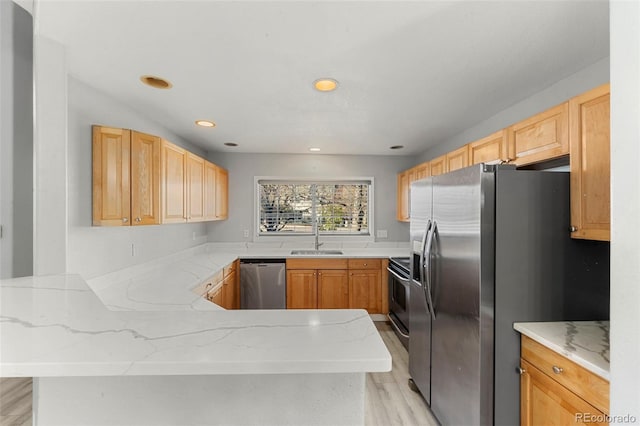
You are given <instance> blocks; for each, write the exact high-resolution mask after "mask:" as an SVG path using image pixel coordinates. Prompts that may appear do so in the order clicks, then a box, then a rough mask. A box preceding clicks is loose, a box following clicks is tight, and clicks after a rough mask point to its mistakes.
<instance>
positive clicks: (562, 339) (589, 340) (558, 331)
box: [513, 321, 610, 380]
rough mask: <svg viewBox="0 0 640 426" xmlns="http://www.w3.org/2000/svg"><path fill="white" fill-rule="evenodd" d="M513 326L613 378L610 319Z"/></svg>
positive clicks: (592, 370) (556, 350)
mask: <svg viewBox="0 0 640 426" xmlns="http://www.w3.org/2000/svg"><path fill="white" fill-rule="evenodd" d="M513 328H514V329H515V330H517V331H519V332H520V333H522V334H524V335H525V336H527V337H530V338H531V339H533V340H535V341H536V342H538V343H540V344H542V345H544V346H546V347H548V348H549V349H551V350H553V351H555V352H557V353H559V354H561V355H563V356H565V357H567V358H568V359H570V360H571V361H573V362H575V363H576V364H578V365H581V366H582V367H584V368H586V369H587V370H589V371H591V372H592V373H594V374H597V375H598V376H600V377H602V378H604V379H606V380H609V350H610V348H609V321H564V322H521V323H515V324H514V325H513Z"/></svg>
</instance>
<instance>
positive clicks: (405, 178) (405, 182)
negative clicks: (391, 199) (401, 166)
mask: <svg viewBox="0 0 640 426" xmlns="http://www.w3.org/2000/svg"><path fill="white" fill-rule="evenodd" d="M397 196H398V200H397V208H396V219H398V220H399V221H400V222H408V221H409V170H405V171H404V172H402V173H399V174H398V192H397Z"/></svg>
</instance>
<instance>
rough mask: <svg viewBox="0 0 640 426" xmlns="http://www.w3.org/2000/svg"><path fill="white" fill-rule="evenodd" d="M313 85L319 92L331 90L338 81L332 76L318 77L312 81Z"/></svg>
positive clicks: (335, 86) (334, 88)
mask: <svg viewBox="0 0 640 426" xmlns="http://www.w3.org/2000/svg"><path fill="white" fill-rule="evenodd" d="M313 87H314V88H315V89H316V90H318V91H320V92H331V91H333V90H336V88H337V87H338V81H337V80H334V79H333V78H319V79H318V80H316V81H314V82H313Z"/></svg>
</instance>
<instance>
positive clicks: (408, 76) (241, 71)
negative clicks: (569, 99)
mask: <svg viewBox="0 0 640 426" xmlns="http://www.w3.org/2000/svg"><path fill="white" fill-rule="evenodd" d="M35 16H36V29H37V31H38V32H39V33H41V34H43V35H45V36H47V37H50V38H52V39H55V40H57V41H59V42H61V43H62V44H64V45H65V46H66V47H67V56H68V67H69V72H70V74H72V75H73V76H75V77H76V78H78V79H80V80H82V81H84V82H86V83H88V84H90V85H92V86H94V87H96V88H98V89H100V90H103V91H105V92H107V93H109V94H111V95H112V96H114V97H116V98H118V99H120V100H122V101H123V102H125V103H127V104H129V105H130V106H132V107H133V108H134V109H136V110H140V111H145V112H146V113H147V114H148V115H149V117H151V118H153V119H155V120H156V121H158V122H160V123H163V124H165V125H166V127H168V128H170V129H171V130H173V131H174V132H175V133H177V134H178V135H180V136H182V137H184V138H185V139H187V140H189V141H191V142H193V143H194V144H196V145H199V146H201V147H203V148H204V149H207V150H210V151H227V152H271V153H282V152H287V153H308V148H309V147H312V146H313V147H320V148H321V149H322V151H321V153H324V154H329V153H330V154H376V155H392V154H399V155H410V154H416V153H421V152H423V151H424V150H425V149H427V148H428V147H429V146H432V145H433V144H435V143H438V142H441V141H442V140H443V139H445V138H447V137H449V136H452V135H455V134H456V133H459V132H460V131H462V130H464V129H465V128H468V127H470V126H472V125H474V124H476V123H478V122H480V121H482V120H484V119H486V118H488V117H490V116H492V115H493V114H495V113H497V112H498V111H501V110H503V109H504V108H506V107H508V106H510V105H512V104H514V103H515V102H518V101H519V100H522V99H524V98H526V97H527V96H529V95H531V94H533V93H535V92H537V91H540V90H541V89H543V88H545V87H548V86H549V85H551V84H552V83H554V82H556V81H558V80H560V79H562V78H564V77H566V76H568V75H571V74H573V73H575V72H576V71H578V70H580V69H582V68H584V67H585V66H587V65H590V64H592V63H594V62H596V61H598V60H600V59H602V58H604V57H607V56H608V54H609V11H608V2H607V1H606V0H601V1H575V0H574V1H514V0H511V1H496V2H488V1H446V2H435V1H411V2H409V1H376V2H370V1H281V2H276V1H115V0H110V1H86V0H85V1H71V2H68V1H57V0H40V1H37V3H36V8H35ZM144 74H152V75H158V76H161V77H164V78H166V79H168V80H170V81H171V82H172V83H173V85H174V86H173V88H172V89H171V90H157V89H152V88H150V87H148V86H144V85H142V84H141V83H140V81H139V77H140V76H141V75H144ZM319 77H333V78H335V79H337V80H338V81H339V83H340V86H339V88H338V90H337V91H335V92H332V93H320V92H317V91H315V90H313V89H312V82H313V81H314V80H315V79H317V78H319ZM196 119H210V120H214V121H215V122H216V123H217V127H216V128H215V129H206V128H200V127H197V126H195V125H194V121H195V120H196ZM224 142H236V143H238V144H239V146H238V147H237V148H228V147H226V146H224V145H223V143H224ZM397 144H400V145H404V146H405V149H403V150H399V151H391V150H389V147H390V146H391V145H397Z"/></svg>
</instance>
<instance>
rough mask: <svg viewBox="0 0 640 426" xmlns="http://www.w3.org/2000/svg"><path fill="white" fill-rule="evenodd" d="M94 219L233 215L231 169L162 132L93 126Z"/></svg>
mask: <svg viewBox="0 0 640 426" xmlns="http://www.w3.org/2000/svg"><path fill="white" fill-rule="evenodd" d="M92 132H93V154H92V155H93V225H94V226H129V225H152V224H161V223H179V222H186V221H193V222H198V221H204V220H219V219H226V218H227V211H228V201H227V197H228V195H227V191H228V189H227V188H228V184H229V181H228V174H227V171H226V170H224V169H222V168H220V167H218V166H216V165H215V164H212V163H209V162H208V161H206V160H204V159H203V158H201V157H198V156H197V155H194V154H192V153H190V152H188V151H186V150H185V149H183V148H180V147H179V146H176V145H174V144H172V143H171V142H168V141H166V140H164V139H161V138H160V137H158V136H153V135H148V134H145V133H140V132H137V131H135V130H128V129H118V128H112V127H105V126H93V128H92Z"/></svg>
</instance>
